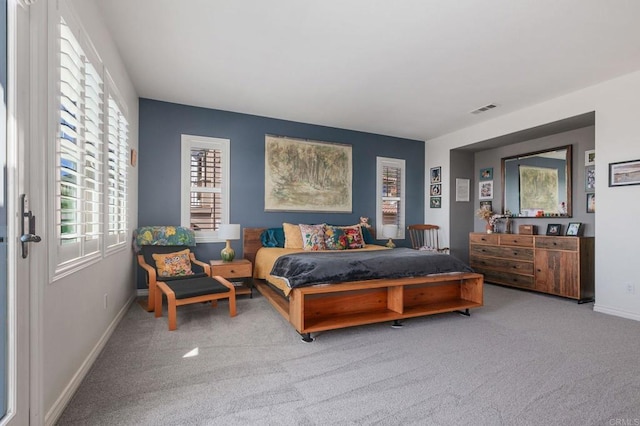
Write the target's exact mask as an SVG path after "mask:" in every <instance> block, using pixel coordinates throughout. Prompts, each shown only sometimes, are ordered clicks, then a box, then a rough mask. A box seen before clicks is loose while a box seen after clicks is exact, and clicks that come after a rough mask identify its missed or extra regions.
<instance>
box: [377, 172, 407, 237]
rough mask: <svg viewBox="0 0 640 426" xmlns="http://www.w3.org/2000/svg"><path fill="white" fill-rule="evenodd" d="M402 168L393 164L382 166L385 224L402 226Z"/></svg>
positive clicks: (383, 217)
mask: <svg viewBox="0 0 640 426" xmlns="http://www.w3.org/2000/svg"><path fill="white" fill-rule="evenodd" d="M402 185H403V182H402V169H401V168H400V167H395V166H391V165H383V166H382V220H383V225H397V226H398V227H401V226H402V223H401V221H400V217H401V213H402V212H401V211H400V209H401V202H400V201H401V195H402Z"/></svg>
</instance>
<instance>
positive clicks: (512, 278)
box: [478, 270, 535, 289]
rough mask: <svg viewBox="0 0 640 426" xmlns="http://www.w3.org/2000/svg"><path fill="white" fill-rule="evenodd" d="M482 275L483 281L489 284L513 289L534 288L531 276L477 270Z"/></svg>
mask: <svg viewBox="0 0 640 426" xmlns="http://www.w3.org/2000/svg"><path fill="white" fill-rule="evenodd" d="M478 272H480V273H482V274H484V280H485V281H487V282H490V283H496V284H506V285H511V286H514V287H522V288H529V289H533V288H534V287H535V284H534V278H533V276H532V275H518V274H509V273H507V272H500V271H491V270H486V271H483V270H478Z"/></svg>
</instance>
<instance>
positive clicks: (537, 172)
mask: <svg viewBox="0 0 640 426" xmlns="http://www.w3.org/2000/svg"><path fill="white" fill-rule="evenodd" d="M571 158H572V155H571V145H566V146H562V147H558V148H552V149H549V150H545V151H538V152H530V153H527V154H522V155H517V156H513V157H505V158H503V159H502V206H503V207H502V208H503V214H510V215H511V216H517V217H560V216H562V217H571V214H572V212H571V176H572V175H571Z"/></svg>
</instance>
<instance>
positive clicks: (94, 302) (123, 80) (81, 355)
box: [34, 0, 138, 424]
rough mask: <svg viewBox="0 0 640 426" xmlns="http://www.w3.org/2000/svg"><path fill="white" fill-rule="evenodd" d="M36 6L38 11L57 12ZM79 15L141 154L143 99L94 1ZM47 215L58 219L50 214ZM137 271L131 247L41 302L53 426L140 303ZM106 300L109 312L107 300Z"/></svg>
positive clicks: (46, 401) (49, 286)
mask: <svg viewBox="0 0 640 426" xmlns="http://www.w3.org/2000/svg"><path fill="white" fill-rule="evenodd" d="M55 3H56V2H37V3H36V4H35V5H34V7H45V5H46V4H48V5H49V7H55ZM70 4H71V5H72V6H73V8H74V9H75V12H76V15H77V17H78V18H79V20H80V21H81V22H82V26H83V27H84V30H85V31H86V32H87V33H88V34H89V37H90V38H91V40H92V42H93V44H94V46H95V48H96V50H97V51H98V52H99V54H100V56H101V59H102V61H103V63H104V64H105V65H106V67H107V69H108V70H109V72H110V74H111V77H112V78H113V80H114V82H115V84H116V86H117V88H118V90H119V94H120V96H121V97H122V98H123V102H125V103H126V108H127V110H128V111H127V113H128V119H129V124H130V127H129V144H130V146H131V148H135V149H136V150H137V148H138V96H137V94H136V92H135V90H134V88H133V85H132V83H131V81H130V80H129V77H128V75H127V72H126V69H125V67H124V65H123V63H122V61H121V59H120V57H119V54H118V52H117V50H116V48H115V45H114V44H113V42H112V40H111V38H110V36H109V34H108V31H107V30H106V28H105V26H104V25H103V23H102V19H101V17H100V13H99V11H98V9H97V6H96V4H95V3H94V2H93V1H87V0H71V1H70ZM129 184H130V186H129V191H128V195H129V206H130V209H129V223H130V227H131V228H134V227H136V226H137V217H138V209H137V200H138V169H137V168H133V167H129ZM46 214H47V215H50V214H54V213H53V212H46ZM134 272H135V265H134V258H133V253H132V251H131V248H130V246H129V245H127V247H126V249H125V250H120V251H118V252H116V253H113V254H111V255H108V256H106V257H105V258H104V259H102V260H100V261H99V262H98V263H96V264H93V265H91V266H88V267H86V268H84V269H82V270H81V271H79V272H76V273H73V274H71V275H69V276H67V277H65V278H63V279H59V280H56V281H54V282H49V283H46V285H45V288H44V291H43V295H42V301H41V308H42V311H41V327H42V332H41V347H40V348H39V353H40V356H41V359H42V360H41V366H42V367H41V368H42V372H41V374H42V381H41V382H42V389H41V392H42V396H41V400H42V406H43V407H42V411H43V417H42V416H41V417H40V418H43V420H44V423H45V424H51V423H52V422H54V421H55V420H56V419H57V418H58V416H59V415H60V414H61V412H62V410H64V408H65V406H66V404H67V402H68V400H69V399H70V397H71V396H72V395H73V392H74V391H75V389H76V388H77V386H78V385H79V383H80V381H81V380H82V378H83V377H84V375H85V374H86V372H87V371H88V368H89V367H90V366H91V364H92V362H93V360H94V359H95V357H96V356H97V355H98V353H99V350H100V349H101V348H102V345H103V344H104V343H105V342H106V340H107V338H108V337H109V335H110V333H111V332H112V330H113V328H114V327H115V325H116V324H117V322H118V320H119V318H120V317H119V315H122V313H124V312H125V310H126V308H127V306H128V305H129V303H131V301H132V300H133V298H134V297H135V280H134V276H135V274H134ZM105 294H107V300H108V303H107V308H106V309H105V307H104V295H105Z"/></svg>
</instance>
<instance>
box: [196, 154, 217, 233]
mask: <svg viewBox="0 0 640 426" xmlns="http://www.w3.org/2000/svg"><path fill="white" fill-rule="evenodd" d="M222 155H223V152H222V150H220V149H205V148H191V150H190V157H191V165H190V174H189V180H190V187H191V191H190V226H191V228H193V229H194V230H197V231H214V230H217V229H218V225H220V223H221V222H222V214H223V212H222V208H223V205H222V188H223V174H222V173H223V164H222V160H223V159H222Z"/></svg>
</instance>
